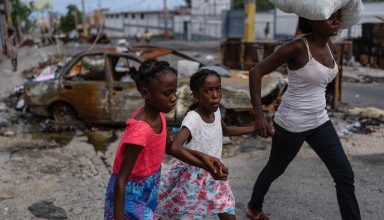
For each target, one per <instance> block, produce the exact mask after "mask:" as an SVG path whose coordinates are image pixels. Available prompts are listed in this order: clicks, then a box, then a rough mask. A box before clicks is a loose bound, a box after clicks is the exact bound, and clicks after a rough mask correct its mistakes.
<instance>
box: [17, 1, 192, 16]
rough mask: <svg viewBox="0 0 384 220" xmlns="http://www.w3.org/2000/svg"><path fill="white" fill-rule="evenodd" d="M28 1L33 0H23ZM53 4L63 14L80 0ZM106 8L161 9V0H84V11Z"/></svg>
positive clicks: (169, 3)
mask: <svg viewBox="0 0 384 220" xmlns="http://www.w3.org/2000/svg"><path fill="white" fill-rule="evenodd" d="M23 1H24V2H30V1H34V0H23ZM36 1H38V0H36ZM45 1H47V0H45ZM50 1H51V2H52V5H53V11H56V12H59V13H60V14H65V13H66V11H67V9H66V7H67V5H69V4H75V5H76V6H77V7H78V8H79V9H80V10H81V8H82V7H81V1H82V0H50ZM99 4H100V6H101V7H102V8H108V9H109V10H110V11H114V12H118V11H141V10H161V9H162V8H163V0H84V5H85V11H86V12H90V11H92V10H94V9H97V8H98V5H99ZM180 5H185V1H184V0H167V7H168V8H169V9H172V8H174V7H176V6H180Z"/></svg>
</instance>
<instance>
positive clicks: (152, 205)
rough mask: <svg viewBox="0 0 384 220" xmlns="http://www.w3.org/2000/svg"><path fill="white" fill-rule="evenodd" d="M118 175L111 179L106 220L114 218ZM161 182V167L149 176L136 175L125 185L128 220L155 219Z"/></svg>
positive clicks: (106, 197)
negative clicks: (115, 189)
mask: <svg viewBox="0 0 384 220" xmlns="http://www.w3.org/2000/svg"><path fill="white" fill-rule="evenodd" d="M115 181H116V175H114V174H112V175H111V178H110V179H109V183H108V187H107V192H106V196H105V207H104V220H113V219H114V188H115ZM159 183H160V169H159V170H158V171H156V173H154V174H153V175H151V176H148V177H135V178H132V179H130V180H128V182H127V184H126V186H125V206H124V213H125V216H126V218H125V219H127V220H152V219H155V214H154V212H155V209H156V206H157V193H158V189H159Z"/></svg>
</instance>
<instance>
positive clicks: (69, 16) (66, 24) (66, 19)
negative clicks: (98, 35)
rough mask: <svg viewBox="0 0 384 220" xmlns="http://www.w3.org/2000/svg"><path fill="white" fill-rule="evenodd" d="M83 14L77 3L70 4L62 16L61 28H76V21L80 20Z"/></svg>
mask: <svg viewBox="0 0 384 220" xmlns="http://www.w3.org/2000/svg"><path fill="white" fill-rule="evenodd" d="M75 16H76V17H75ZM81 16H82V14H81V12H80V11H79V9H78V8H77V7H76V5H68V6H67V13H66V14H65V15H64V16H63V17H61V18H60V29H61V30H62V31H64V32H70V31H72V30H74V29H75V28H76V21H77V22H78V21H79V19H80V18H81Z"/></svg>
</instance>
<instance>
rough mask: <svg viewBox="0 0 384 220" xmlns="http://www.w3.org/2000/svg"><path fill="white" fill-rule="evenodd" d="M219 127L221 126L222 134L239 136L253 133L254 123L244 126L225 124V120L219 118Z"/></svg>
mask: <svg viewBox="0 0 384 220" xmlns="http://www.w3.org/2000/svg"><path fill="white" fill-rule="evenodd" d="M221 127H222V131H223V135H224V136H239V135H245V134H252V133H255V126H254V125H252V126H245V127H239V126H227V124H225V122H224V121H223V120H221Z"/></svg>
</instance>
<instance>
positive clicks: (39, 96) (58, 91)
mask: <svg viewBox="0 0 384 220" xmlns="http://www.w3.org/2000/svg"><path fill="white" fill-rule="evenodd" d="M167 55H175V56H176V57H179V58H181V59H186V60H190V61H194V62H198V61H196V60H195V59H193V58H191V57H188V56H187V55H185V54H182V53H179V52H177V51H175V50H171V49H168V48H159V47H148V46H142V47H135V48H132V50H131V52H129V53H117V52H113V51H105V50H104V51H91V52H83V53H80V54H77V55H76V56H74V57H73V58H72V59H71V60H70V61H69V62H67V63H66V64H65V65H64V66H63V67H62V68H60V69H59V70H57V71H56V72H55V73H54V77H52V78H51V79H48V80H44V81H37V80H30V81H28V82H27V83H25V85H24V89H25V101H26V104H27V105H28V106H29V109H30V111H31V112H33V113H35V114H38V115H42V116H47V117H53V118H54V119H55V120H56V121H69V120H72V119H74V118H75V117H77V118H79V119H81V120H82V121H85V122H91V123H107V124H121V123H124V122H125V120H126V119H127V117H128V116H129V115H130V114H131V113H132V112H133V111H134V110H135V109H136V108H137V107H139V106H140V105H142V104H143V99H142V98H141V96H140V94H139V92H138V91H137V89H136V86H135V83H134V81H133V80H132V78H131V77H130V76H131V75H132V74H135V73H136V71H137V70H138V67H139V65H140V63H141V62H142V61H143V60H146V59H163V58H165V60H167V59H171V60H167V61H170V63H171V65H172V61H174V60H175V59H174V58H169V57H168V58H167ZM198 66H199V67H202V66H204V65H203V64H202V63H198ZM247 78H248V76H247V73H246V72H244V71H243V72H242V73H241V72H239V71H230V72H229V74H228V76H227V77H222V85H223V86H222V91H223V98H222V101H221V109H222V111H223V112H224V113H225V115H224V119H225V120H226V121H227V122H229V123H234V124H244V123H250V122H251V121H252V106H251V103H250V98H249V97H250V96H249V92H248V79H247ZM264 81H265V80H264V79H263V84H265V83H264ZM272 81H275V82H277V84H280V83H281V82H280V79H278V80H272ZM188 83H189V77H187V76H178V90H177V103H176V107H175V109H174V110H173V111H172V112H170V113H169V114H167V119H168V122H169V123H171V124H172V123H174V124H178V123H180V122H181V120H182V118H183V117H184V115H185V113H186V111H187V109H188V107H189V106H190V104H191V101H190V99H189V97H190V95H191V91H190V90H189V86H188ZM267 84H271V83H267ZM267 93H268V92H267ZM265 96H267V95H265Z"/></svg>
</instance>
